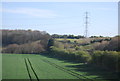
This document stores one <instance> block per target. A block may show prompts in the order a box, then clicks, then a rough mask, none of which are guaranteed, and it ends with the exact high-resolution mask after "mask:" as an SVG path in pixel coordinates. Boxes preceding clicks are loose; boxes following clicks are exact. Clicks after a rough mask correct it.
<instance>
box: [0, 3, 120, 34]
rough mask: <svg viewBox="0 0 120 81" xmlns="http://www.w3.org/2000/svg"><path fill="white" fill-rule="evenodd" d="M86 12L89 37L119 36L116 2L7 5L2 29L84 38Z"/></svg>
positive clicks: (4, 9) (5, 5)
mask: <svg viewBox="0 0 120 81" xmlns="http://www.w3.org/2000/svg"><path fill="white" fill-rule="evenodd" d="M86 11H87V12H88V16H89V19H88V21H89V24H88V34H89V36H93V35H103V36H115V35H117V34H118V3H117V2H6V3H5V2H4V3H3V4H2V11H0V13H2V22H3V23H2V29H32V30H40V31H46V32H48V33H50V34H74V35H84V32H85V12H86Z"/></svg>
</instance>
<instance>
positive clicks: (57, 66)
mask: <svg viewBox="0 0 120 81" xmlns="http://www.w3.org/2000/svg"><path fill="white" fill-rule="evenodd" d="M43 61H44V62H46V63H48V64H50V65H52V66H54V67H56V68H58V69H60V70H62V71H64V72H67V73H68V74H70V75H72V76H75V77H77V78H78V79H81V77H80V76H82V77H83V78H84V79H87V80H89V81H94V80H93V79H89V78H87V77H85V76H84V75H81V74H78V73H76V72H73V71H72V70H69V69H66V68H64V67H61V66H59V65H57V64H55V63H52V62H50V61H48V60H43ZM84 79H83V80H84ZM85 81H86V80H85Z"/></svg>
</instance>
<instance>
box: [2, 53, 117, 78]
mask: <svg viewBox="0 0 120 81" xmlns="http://www.w3.org/2000/svg"><path fill="white" fill-rule="evenodd" d="M2 59H3V61H2V71H3V72H2V78H3V79H111V78H112V79H114V78H116V76H115V75H113V73H112V72H106V71H101V70H98V69H97V68H93V67H89V66H87V65H85V64H82V63H70V62H66V61H60V60H57V59H55V58H49V57H45V56H42V55H33V54H2Z"/></svg>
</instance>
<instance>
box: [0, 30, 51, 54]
mask: <svg viewBox="0 0 120 81" xmlns="http://www.w3.org/2000/svg"><path fill="white" fill-rule="evenodd" d="M0 32H2V48H3V49H2V52H3V53H40V52H41V51H44V50H46V49H47V42H48V40H49V38H50V35H49V34H48V33H46V32H45V31H37V30H35V31H32V30H0Z"/></svg>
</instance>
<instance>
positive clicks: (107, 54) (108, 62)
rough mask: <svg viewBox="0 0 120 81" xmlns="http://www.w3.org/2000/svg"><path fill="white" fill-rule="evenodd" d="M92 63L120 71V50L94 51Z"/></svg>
mask: <svg viewBox="0 0 120 81" xmlns="http://www.w3.org/2000/svg"><path fill="white" fill-rule="evenodd" d="M91 63H93V64H95V65H97V66H100V67H104V68H109V69H111V70H113V71H116V72H120V69H119V68H120V52H116V51H94V52H93V55H92V61H91Z"/></svg>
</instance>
